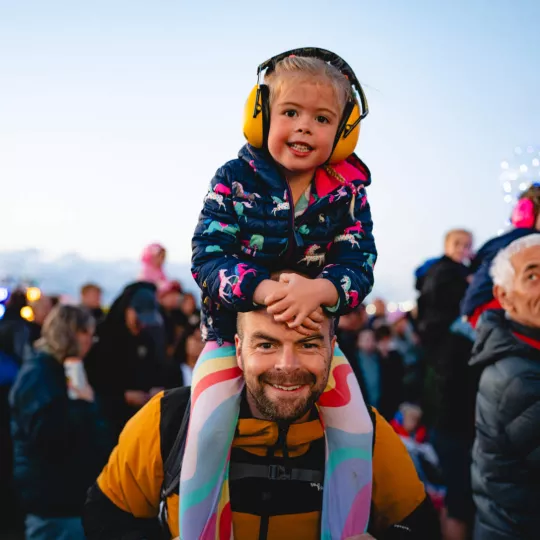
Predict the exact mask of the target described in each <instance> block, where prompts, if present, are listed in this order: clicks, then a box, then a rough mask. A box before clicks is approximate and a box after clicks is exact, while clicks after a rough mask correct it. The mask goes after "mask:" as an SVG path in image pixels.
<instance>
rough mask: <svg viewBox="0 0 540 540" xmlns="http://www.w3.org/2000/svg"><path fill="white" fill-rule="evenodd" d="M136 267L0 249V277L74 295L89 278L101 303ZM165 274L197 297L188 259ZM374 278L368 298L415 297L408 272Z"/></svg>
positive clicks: (388, 271)
mask: <svg viewBox="0 0 540 540" xmlns="http://www.w3.org/2000/svg"><path fill="white" fill-rule="evenodd" d="M139 269H140V262H139V261H138V260H131V259H122V260H118V261H96V260H90V259H85V258H83V257H81V256H80V255H79V254H77V253H67V254H65V255H62V256H60V257H56V258H50V257H47V256H46V255H45V254H44V253H43V252H41V251H40V250H38V249H25V250H18V251H3V252H0V281H2V280H3V279H5V278H6V277H8V276H9V277H13V278H15V280H17V281H21V280H25V279H27V280H34V281H35V282H36V284H37V285H38V286H39V287H41V288H42V289H43V290H44V291H45V293H47V294H65V295H68V296H70V297H72V298H74V299H77V298H78V296H79V288H80V286H81V285H82V284H83V283H85V282H88V281H92V282H95V283H97V284H98V285H100V286H101V287H102V288H103V296H104V302H105V304H108V303H110V302H111V301H112V300H114V298H116V296H117V295H118V294H119V293H120V292H121V290H122V289H123V287H124V286H125V285H127V284H128V283H130V282H132V281H135V279H136V277H137V274H138V272H139ZM166 274H167V276H169V278H170V279H177V280H178V281H180V282H181V283H182V286H183V287H184V289H186V290H188V291H191V292H193V293H195V294H196V296H197V299H199V289H198V287H197V284H196V283H195V281H194V280H193V278H192V277H191V271H190V265H189V264H188V263H183V264H182V263H173V262H170V263H167V264H166ZM375 282H376V283H375V290H374V292H373V294H372V295H370V296H369V297H368V300H369V299H371V298H373V297H374V296H382V297H383V298H385V299H386V300H387V301H395V302H401V301H404V300H409V299H411V298H415V297H416V293H415V292H414V291H413V290H412V287H411V283H412V272H411V273H410V274H409V273H408V272H405V273H404V272H402V271H401V270H400V271H397V270H396V268H395V267H393V266H389V267H384V266H382V265H381V266H377V269H376V270H375ZM411 293H412V294H411Z"/></svg>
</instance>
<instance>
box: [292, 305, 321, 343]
mask: <svg viewBox="0 0 540 540" xmlns="http://www.w3.org/2000/svg"><path fill="white" fill-rule="evenodd" d="M323 321H324V314H323V310H322V308H317V310H316V311H314V312H313V313H310V315H309V316H308V317H307V318H306V319H305V320H304V322H303V323H302V325H301V326H298V327H297V328H296V331H297V332H298V333H299V334H302V335H304V336H311V335H312V334H314V333H315V332H317V331H319V330H320V329H321V323H322V322H323Z"/></svg>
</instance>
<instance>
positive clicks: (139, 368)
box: [85, 282, 166, 435]
mask: <svg viewBox="0 0 540 540" xmlns="http://www.w3.org/2000/svg"><path fill="white" fill-rule="evenodd" d="M165 349H166V339H165V330H164V327H163V317H162V316H161V313H160V311H159V305H158V302H157V298H156V287H155V285H153V284H151V283H147V282H136V283H132V284H131V285H128V286H127V287H126V288H125V289H124V291H123V292H122V294H121V295H120V296H119V297H118V298H117V299H116V300H115V301H114V302H113V304H112V306H111V308H110V310H109V312H108V313H107V315H106V317H105V319H104V320H103V322H102V323H101V324H99V325H98V327H97V331H96V340H95V343H94V344H93V346H92V348H91V350H90V352H89V353H88V355H87V356H86V358H85V366H86V370H87V372H88V377H89V380H90V384H91V385H92V386H93V387H94V389H95V391H96V393H97V394H98V396H99V397H100V399H101V400H102V403H103V407H104V411H105V414H106V416H107V419H108V421H109V422H110V425H111V427H112V429H113V430H114V433H115V434H116V435H118V434H119V433H120V431H121V430H122V428H123V427H124V425H125V423H126V422H127V421H128V420H129V419H130V418H131V417H132V416H133V415H134V414H135V413H136V412H137V411H138V410H139V409H140V408H141V407H142V406H143V405H144V404H145V403H146V402H147V401H148V400H149V399H150V398H151V397H152V396H153V395H155V394H156V393H157V392H159V391H160V390H161V389H163V388H164V387H165V386H166V381H165V380H164V379H165V378H166V371H165V354H166V351H165Z"/></svg>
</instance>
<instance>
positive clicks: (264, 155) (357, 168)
mask: <svg viewBox="0 0 540 540" xmlns="http://www.w3.org/2000/svg"><path fill="white" fill-rule="evenodd" d="M238 157H239V158H240V159H241V160H242V161H244V162H246V163H247V164H248V165H249V166H250V167H251V168H252V169H253V170H254V172H256V173H257V174H258V175H260V177H261V178H262V179H263V180H264V181H265V182H267V183H268V184H269V185H270V186H271V187H274V188H276V189H286V188H287V185H286V181H285V178H284V177H283V175H282V174H281V173H280V171H279V169H278V167H277V165H276V163H275V161H274V160H273V159H272V157H271V156H270V154H269V153H268V152H267V151H266V150H264V149H259V148H254V147H253V146H251V145H249V144H246V145H244V146H243V147H242V148H241V149H240V152H239V153H238ZM332 168H333V169H334V170H335V171H336V172H337V173H338V174H340V175H341V176H342V177H343V178H344V179H345V186H346V187H347V188H350V186H351V185H352V184H353V183H361V184H362V185H364V186H368V185H369V184H370V183H371V173H370V171H369V169H368V167H367V166H366V165H365V164H364V162H363V161H362V160H361V159H360V158H359V157H358V156H356V155H355V154H353V155H351V156H349V157H348V158H347V160H345V161H342V162H340V163H337V164H335V165H332ZM341 186H343V184H342V182H340V181H339V180H338V179H336V178H334V177H333V176H331V175H329V174H328V173H327V172H326V171H325V170H324V168H323V167H319V168H318V169H317V171H316V172H315V191H316V192H317V196H318V197H319V198H322V197H325V196H326V195H329V194H330V193H332V192H333V191H336V190H338V189H339V188H340V187H341Z"/></svg>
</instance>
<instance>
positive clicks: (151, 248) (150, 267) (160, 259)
mask: <svg viewBox="0 0 540 540" xmlns="http://www.w3.org/2000/svg"><path fill="white" fill-rule="evenodd" d="M166 257H167V250H166V249H165V248H164V247H163V246H162V245H161V244H150V245H148V246H146V247H145V248H144V250H143V252H142V256H141V262H142V268H141V271H140V272H139V275H138V278H137V279H138V280H139V281H149V282H150V283H153V284H154V285H155V286H156V287H157V289H158V291H160V290H161V289H162V288H164V287H165V286H166V285H167V283H168V281H169V280H168V279H167V276H166V275H165V272H164V271H163V265H164V264H165V259H166Z"/></svg>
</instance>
